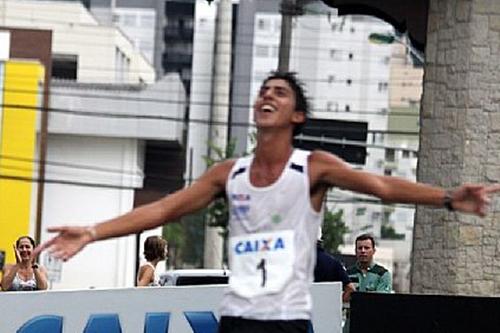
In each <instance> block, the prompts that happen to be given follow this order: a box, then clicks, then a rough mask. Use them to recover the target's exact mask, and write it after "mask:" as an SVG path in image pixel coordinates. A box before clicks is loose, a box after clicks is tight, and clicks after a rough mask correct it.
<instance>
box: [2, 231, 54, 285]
mask: <svg viewBox="0 0 500 333" xmlns="http://www.w3.org/2000/svg"><path fill="white" fill-rule="evenodd" d="M13 248H14V254H15V256H16V263H15V264H14V265H5V267H4V275H3V277H2V283H1V285H2V290H5V291H30V290H45V289H47V287H48V283H47V271H46V269H45V268H44V267H43V266H41V265H39V264H37V263H36V262H35V258H32V254H33V249H34V248H35V241H34V240H33V238H31V237H30V236H21V237H19V238H18V239H17V241H16V243H15V244H14V245H13Z"/></svg>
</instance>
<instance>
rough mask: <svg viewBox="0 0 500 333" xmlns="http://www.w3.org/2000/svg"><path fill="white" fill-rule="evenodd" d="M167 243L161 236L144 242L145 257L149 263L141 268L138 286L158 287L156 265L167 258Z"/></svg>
mask: <svg viewBox="0 0 500 333" xmlns="http://www.w3.org/2000/svg"><path fill="white" fill-rule="evenodd" d="M167 253H168V249H167V241H166V240H164V239H163V238H161V237H160V236H149V237H148V238H146V240H145V241H144V257H145V258H146V260H147V262H146V263H145V264H144V265H142V266H141V267H139V271H138V272H137V286H138V287H145V286H158V285H159V283H158V276H157V274H156V265H158V263H159V262H160V261H162V260H165V258H166V257H167Z"/></svg>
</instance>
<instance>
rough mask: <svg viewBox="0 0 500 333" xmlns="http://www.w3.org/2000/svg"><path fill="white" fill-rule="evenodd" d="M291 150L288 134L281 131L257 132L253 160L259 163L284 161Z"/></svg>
mask: <svg viewBox="0 0 500 333" xmlns="http://www.w3.org/2000/svg"><path fill="white" fill-rule="evenodd" d="M292 151H293V145H292V140H291V138H290V136H288V135H287V136H285V135H282V134H281V133H276V132H274V133H262V132H260V133H258V136H257V146H256V148H255V160H256V162H258V163H259V164H266V165H273V164H280V163H286V162H287V161H288V159H289V158H290V155H291V154H292Z"/></svg>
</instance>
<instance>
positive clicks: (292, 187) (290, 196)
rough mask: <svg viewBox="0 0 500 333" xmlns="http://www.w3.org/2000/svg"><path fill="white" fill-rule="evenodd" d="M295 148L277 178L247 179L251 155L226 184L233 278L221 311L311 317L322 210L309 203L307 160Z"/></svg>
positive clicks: (267, 317) (272, 317)
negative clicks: (265, 181) (262, 182)
mask: <svg viewBox="0 0 500 333" xmlns="http://www.w3.org/2000/svg"><path fill="white" fill-rule="evenodd" d="M309 154H310V153H309V152H306V151H303V150H297V149H296V150H294V152H293V154H292V156H291V157H290V159H289V161H288V163H287V165H286V166H285V168H284V170H283V172H282V174H281V175H280V177H279V178H278V180H277V181H276V182H275V183H273V184H271V185H269V186H266V187H255V186H253V185H252V184H251V183H250V172H249V169H250V165H251V163H252V160H253V156H248V157H244V158H240V159H238V160H237V161H236V163H235V164H234V166H233V168H232V170H231V172H230V174H229V178H228V181H227V184H226V193H227V197H228V203H229V211H230V221H229V239H228V256H229V267H230V269H231V277H230V279H229V288H228V289H227V291H226V293H225V295H224V298H223V302H222V306H221V311H220V314H221V315H223V316H237V317H243V318H248V319H259V320H293V319H311V309H312V302H311V295H310V290H309V288H310V285H311V283H312V281H313V271H314V265H315V261H316V251H315V246H316V237H317V234H318V228H319V226H320V223H321V220H322V212H316V211H315V210H314V209H313V208H312V206H311V199H310V185H309V176H308V164H307V159H308V156H309Z"/></svg>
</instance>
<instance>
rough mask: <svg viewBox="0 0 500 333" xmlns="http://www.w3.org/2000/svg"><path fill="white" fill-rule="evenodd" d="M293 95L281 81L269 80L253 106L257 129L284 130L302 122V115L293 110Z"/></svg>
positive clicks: (286, 83) (291, 90) (285, 83)
mask: <svg viewBox="0 0 500 333" xmlns="http://www.w3.org/2000/svg"><path fill="white" fill-rule="evenodd" d="M295 108H296V104H295V93H294V91H293V89H292V88H291V87H290V85H289V84H288V82H286V81H285V80H283V79H270V80H268V81H267V82H265V83H264V84H263V85H262V87H261V88H260V91H259V96H258V97H257V100H256V101H255V104H254V121H255V123H256V124H257V128H259V129H265V128H273V127H274V128H286V127H292V128H293V126H294V124H297V123H301V122H304V120H305V118H304V113H303V112H299V111H296V110H295Z"/></svg>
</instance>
